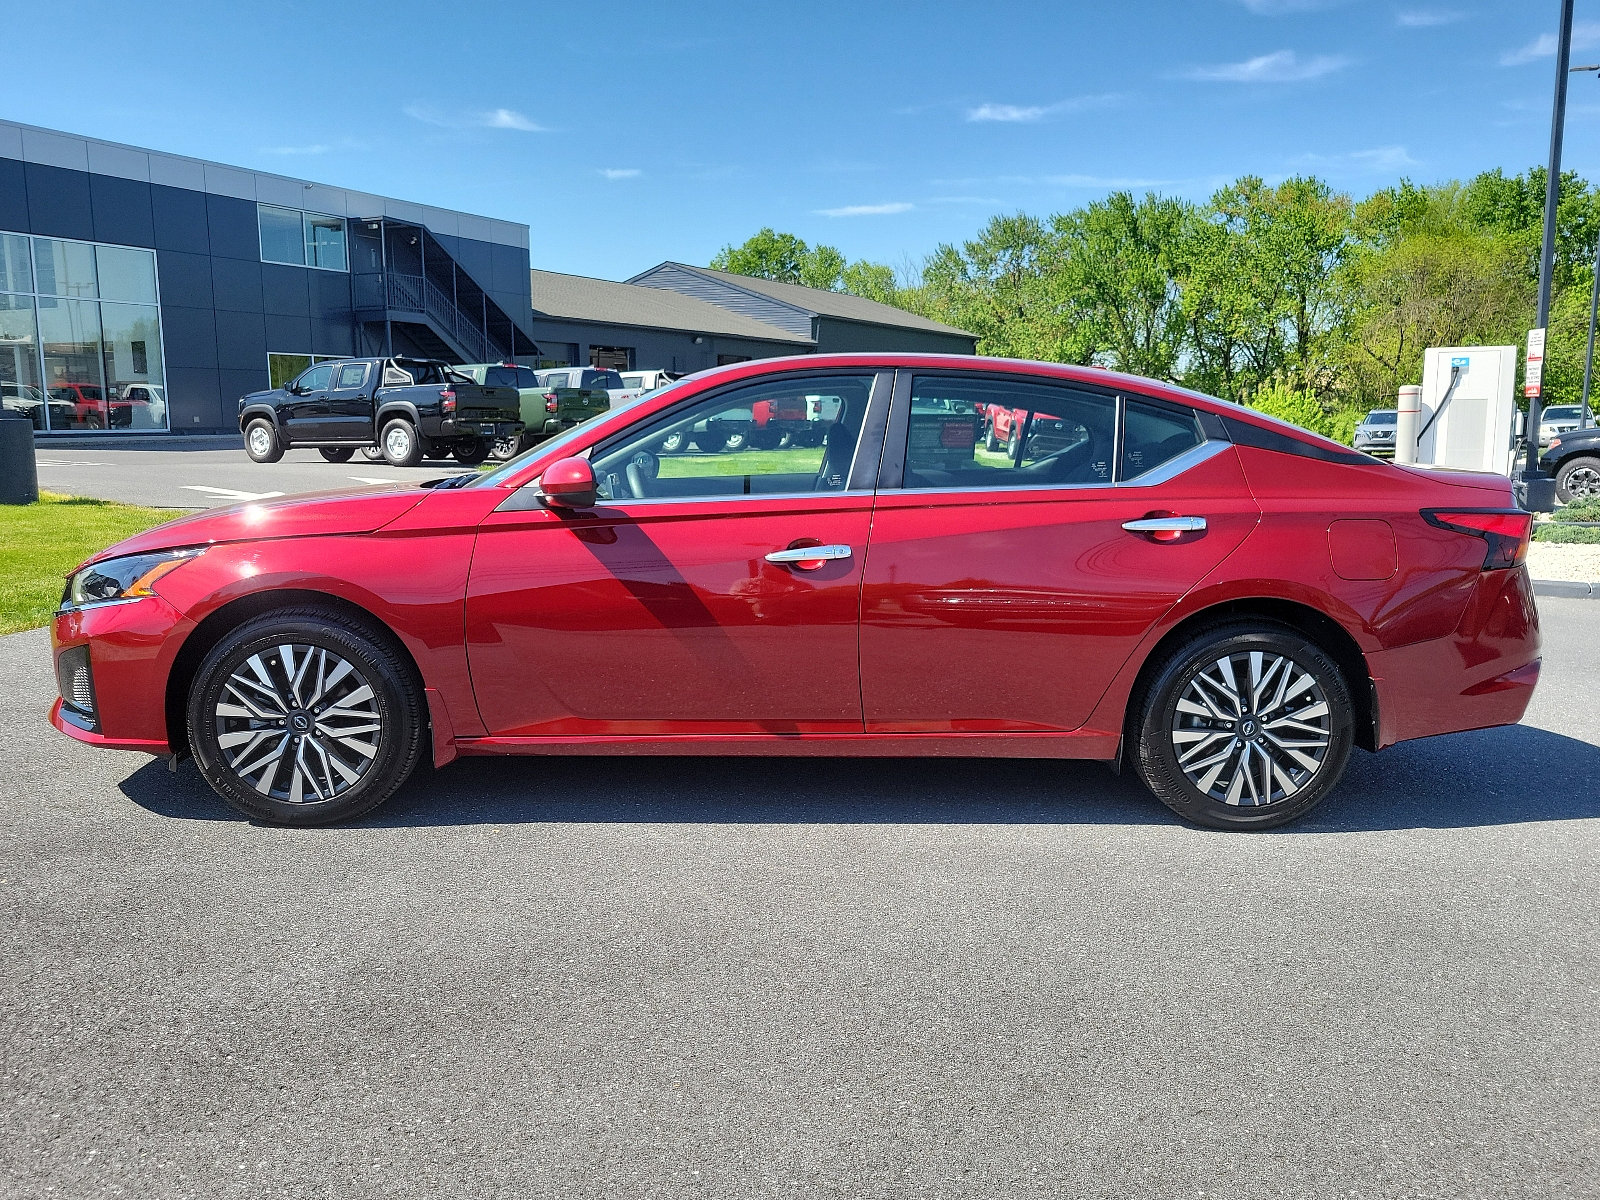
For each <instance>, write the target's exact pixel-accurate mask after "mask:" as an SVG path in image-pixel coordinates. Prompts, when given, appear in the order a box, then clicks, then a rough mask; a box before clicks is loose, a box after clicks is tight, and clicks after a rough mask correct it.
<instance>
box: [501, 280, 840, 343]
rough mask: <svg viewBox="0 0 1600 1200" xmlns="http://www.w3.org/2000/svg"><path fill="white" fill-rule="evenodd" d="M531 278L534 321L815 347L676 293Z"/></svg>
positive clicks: (603, 282)
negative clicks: (671, 331) (587, 323)
mask: <svg viewBox="0 0 1600 1200" xmlns="http://www.w3.org/2000/svg"><path fill="white" fill-rule="evenodd" d="M530 274H531V276H532V280H533V315H534V317H535V318H538V317H545V318H548V319H551V320H557V321H594V322H597V323H600V324H605V325H639V326H643V327H645V328H648V329H682V330H685V331H688V332H690V333H710V334H718V335H721V336H724V337H740V338H750V339H752V340H754V341H762V342H786V343H789V344H791V345H796V346H810V345H813V344H814V343H813V342H812V341H811V339H810V338H805V337H799V336H797V335H795V334H792V333H788V332H786V331H785V330H782V329H779V328H778V327H777V326H775V325H768V324H766V323H765V322H764V321H757V320H756V319H755V318H753V317H746V316H742V315H740V314H739V313H735V312H729V311H728V310H727V309H725V308H718V307H717V306H716V305H715V304H709V303H707V302H706V301H704V300H696V299H695V298H694V297H692V296H684V295H681V294H679V293H678V292H669V291H665V290H663V289H661V288H652V287H640V286H639V285H637V284H632V283H612V282H611V281H610V280H609V279H590V278H589V277H588V276H586V275H562V274H559V273H557V272H555V271H532V272H530Z"/></svg>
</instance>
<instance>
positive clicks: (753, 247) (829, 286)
mask: <svg viewBox="0 0 1600 1200" xmlns="http://www.w3.org/2000/svg"><path fill="white" fill-rule="evenodd" d="M711 266H712V267H714V268H716V269H717V270H719V271H732V272H733V273H734V274H735V275H749V276H751V277H752V278H755V279H772V280H776V281H777V282H778V283H794V284H799V285H800V286H802V287H811V288H819V289H821V290H822V291H825V292H840V291H843V292H849V293H851V294H852V295H856V296H861V297H863V298H865V299H867V300H876V301H878V302H879V303H882V304H897V303H900V297H899V295H898V293H899V290H900V289H899V288H898V287H897V286H896V282H895V276H894V271H893V269H892V268H890V267H886V266H884V265H883V264H882V263H873V262H868V261H866V260H865V259H858V260H857V261H855V262H853V263H852V262H847V261H846V260H845V256H844V255H843V254H842V253H840V252H839V250H838V248H837V247H834V246H827V245H819V246H809V245H807V244H806V242H805V241H804V239H802V238H798V237H796V236H795V235H794V234H792V233H778V232H776V231H775V230H773V229H772V228H771V227H768V228H765V229H762V230H760V231H758V232H757V233H755V234H754V235H753V236H751V237H749V238H747V239H745V241H743V242H742V243H740V244H739V245H737V246H724V247H723V248H722V249H721V250H719V251H718V252H717V255H716V257H715V258H713V259H712V260H711Z"/></svg>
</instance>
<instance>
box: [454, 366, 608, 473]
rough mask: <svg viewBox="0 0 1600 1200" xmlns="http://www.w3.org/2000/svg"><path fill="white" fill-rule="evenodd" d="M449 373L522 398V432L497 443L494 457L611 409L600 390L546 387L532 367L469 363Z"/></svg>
mask: <svg viewBox="0 0 1600 1200" xmlns="http://www.w3.org/2000/svg"><path fill="white" fill-rule="evenodd" d="M451 370H454V371H459V372H460V373H461V374H463V375H465V376H466V377H467V378H468V379H471V380H472V381H473V382H474V383H481V384H483V385H484V386H485V387H514V388H516V389H517V394H518V395H519V396H520V397H521V398H522V424H523V431H522V433H521V434H519V435H518V436H517V437H508V438H500V439H499V440H497V441H496V442H495V443H494V447H493V449H492V450H491V451H490V453H491V455H492V456H493V457H494V458H499V459H507V458H514V457H516V456H517V455H518V454H521V453H522V452H523V451H524V450H526V449H527V448H528V447H529V446H534V445H537V444H538V443H540V442H542V441H544V440H545V439H546V438H548V437H553V436H554V435H555V434H558V433H560V432H561V431H562V430H563V429H571V428H572V427H573V426H574V425H576V424H577V423H578V422H579V421H587V420H588V419H589V418H590V417H593V416H596V415H598V414H600V413H603V412H605V411H606V409H608V408H610V407H611V396H610V394H609V393H608V392H607V391H606V390H605V388H603V387H593V388H577V387H555V386H548V387H547V386H546V385H544V384H542V383H540V381H539V376H538V375H536V374H535V373H534V371H533V370H532V368H530V367H519V366H518V365H516V364H515V363H468V364H467V365H466V366H464V367H452V368H451Z"/></svg>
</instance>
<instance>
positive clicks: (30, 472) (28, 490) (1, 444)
mask: <svg viewBox="0 0 1600 1200" xmlns="http://www.w3.org/2000/svg"><path fill="white" fill-rule="evenodd" d="M38 498H39V468H38V466H37V465H36V464H35V463H34V461H33V422H32V421H30V420H28V418H27V417H25V416H23V415H22V414H21V413H16V412H12V411H11V410H10V409H5V408H0V504H32V503H33V502H34V501H35V500H37V499H38Z"/></svg>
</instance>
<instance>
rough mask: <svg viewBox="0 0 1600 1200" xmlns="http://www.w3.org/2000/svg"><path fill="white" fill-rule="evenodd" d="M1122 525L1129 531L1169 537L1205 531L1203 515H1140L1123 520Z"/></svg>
mask: <svg viewBox="0 0 1600 1200" xmlns="http://www.w3.org/2000/svg"><path fill="white" fill-rule="evenodd" d="M1122 527H1123V528H1124V529H1126V530H1127V531H1128V532H1129V533H1149V534H1156V535H1158V536H1159V535H1161V534H1166V535H1167V536H1168V537H1169V538H1175V537H1178V536H1179V535H1181V534H1185V533H1202V532H1204V531H1205V527H1206V519H1205V518H1204V517H1140V518H1139V519H1138V520H1137V521H1124V522H1123V523H1122Z"/></svg>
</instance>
